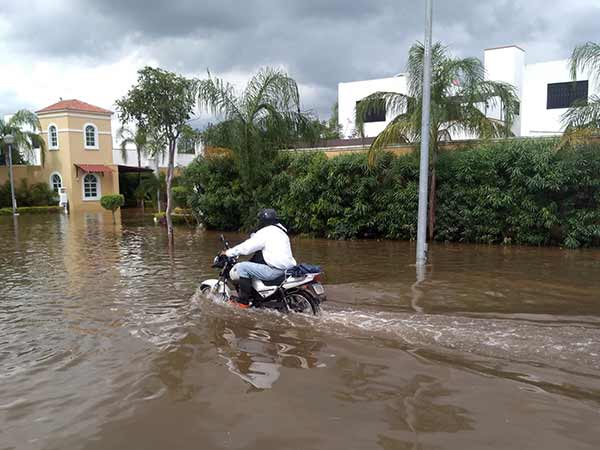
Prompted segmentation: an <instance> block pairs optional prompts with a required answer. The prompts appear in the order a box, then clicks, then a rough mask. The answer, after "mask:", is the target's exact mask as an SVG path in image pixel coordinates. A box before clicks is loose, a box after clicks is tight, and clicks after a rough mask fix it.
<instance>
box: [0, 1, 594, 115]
mask: <svg viewBox="0 0 600 450" xmlns="http://www.w3.org/2000/svg"><path fill="white" fill-rule="evenodd" d="M47 3H56V4H57V5H58V6H56V5H54V6H53V7H51V8H49V7H48V8H43V7H38V6H39V5H43V3H35V2H26V1H22V2H10V3H9V5H7V7H6V8H3V9H2V11H0V18H4V19H5V20H6V23H10V24H11V26H10V30H11V35H10V45H11V46H12V47H14V48H15V49H18V50H19V51H21V52H23V53H26V54H28V55H30V56H31V57H36V58H44V59H48V60H50V61H54V62H57V63H65V61H71V60H100V59H103V60H109V61H110V60H116V59H118V58H119V57H122V56H123V55H124V54H127V53H128V52H131V51H134V50H135V51H143V53H144V54H145V55H147V56H148V57H150V58H153V59H155V60H157V61H158V62H159V63H160V64H161V65H162V66H164V67H166V68H168V69H171V70H177V71H180V72H185V73H195V74H198V75H202V74H203V73H204V72H205V70H206V69H207V68H210V69H211V71H213V72H215V73H217V74H218V73H224V72H232V71H237V72H241V73H250V72H252V71H254V70H256V69H257V68H258V67H260V66H263V65H283V66H286V67H288V68H289V70H290V72H291V74H292V76H294V77H295V78H296V79H297V80H298V81H299V83H301V84H302V85H305V86H310V87H311V90H310V91H311V92H313V95H312V96H311V97H310V98H309V99H308V100H309V101H310V104H307V99H305V101H304V103H305V106H307V107H309V108H311V109H314V110H316V111H317V112H318V113H319V114H320V115H322V116H326V115H327V114H328V113H329V110H330V106H331V104H332V103H333V102H334V101H335V96H336V91H337V83H338V82H340V81H350V80H357V79H365V78H371V77H382V76H389V75H392V74H395V73H398V72H401V71H403V69H404V66H405V62H406V53H407V50H408V48H409V46H410V45H411V44H412V43H413V42H414V41H415V40H422V37H423V29H422V28H423V4H422V3H421V2H415V1H410V0H403V1H400V0H379V1H373V0H330V1H322V0H297V1H281V0H248V1H245V2H240V1H234V0H219V1H212V0H204V1H198V0H171V1H169V2H165V1H163V0H102V1H98V0H79V1H75V0H71V1H68V2H67V1H65V2H63V3H64V4H62V6H61V3H60V2H58V1H55V2H47ZM550 3H554V4H552V5H551V4H550ZM598 19H600V6H599V5H598V4H597V1H596V0H589V1H585V0H572V1H571V2H562V1H561V2H548V1H547V0H529V1H527V2H523V1H518V0H479V1H478V0H457V1H452V2H448V1H441V0H437V1H435V19H434V21H435V23H434V39H436V40H441V41H443V42H444V43H446V44H448V45H449V46H450V48H451V50H452V51H453V52H454V53H455V54H457V55H460V56H465V55H469V56H479V57H481V56H482V50H483V49H484V48H486V47H492V46H498V45H505V44H513V43H514V44H519V45H521V46H523V47H524V48H525V49H526V50H530V52H529V53H528V60H529V61H531V62H533V61H540V60H545V59H556V58H564V57H567V56H568V55H569V53H570V51H571V49H572V47H573V46H574V45H576V44H578V43H581V42H584V41H588V40H593V41H600V29H599V28H598V27H597V23H598ZM0 38H3V39H5V40H6V38H7V37H6V36H4V37H3V36H0Z"/></svg>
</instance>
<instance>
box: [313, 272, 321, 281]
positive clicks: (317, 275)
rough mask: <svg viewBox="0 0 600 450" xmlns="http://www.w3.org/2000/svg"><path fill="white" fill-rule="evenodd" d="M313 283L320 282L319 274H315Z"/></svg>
mask: <svg viewBox="0 0 600 450" xmlns="http://www.w3.org/2000/svg"><path fill="white" fill-rule="evenodd" d="M313 281H319V282H320V281H321V274H320V273H318V274H316V275H315V277H314V278H313Z"/></svg>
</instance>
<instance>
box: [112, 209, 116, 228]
mask: <svg viewBox="0 0 600 450" xmlns="http://www.w3.org/2000/svg"><path fill="white" fill-rule="evenodd" d="M111 212H112V215H113V225H116V224H117V219H115V210H114V209H111Z"/></svg>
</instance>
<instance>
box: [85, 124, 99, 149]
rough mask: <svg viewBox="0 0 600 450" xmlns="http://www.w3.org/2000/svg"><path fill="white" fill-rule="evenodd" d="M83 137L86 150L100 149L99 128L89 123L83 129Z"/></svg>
mask: <svg viewBox="0 0 600 450" xmlns="http://www.w3.org/2000/svg"><path fill="white" fill-rule="evenodd" d="M83 135H84V136H83V139H84V143H85V148H92V149H97V148H98V128H96V125H94V124H92V123H87V124H86V125H85V127H83Z"/></svg>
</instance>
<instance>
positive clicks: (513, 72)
mask: <svg viewBox="0 0 600 450" xmlns="http://www.w3.org/2000/svg"><path fill="white" fill-rule="evenodd" d="M483 64H484V67H485V72H486V79H488V80H491V81H503V82H505V83H509V84H511V85H513V86H514V87H515V90H516V93H517V96H518V97H519V99H522V95H523V78H524V73H525V51H524V50H523V49H521V48H520V47H517V46H515V45H511V46H507V47H498V48H491V49H486V50H485V51H484V54H483ZM486 115H487V116H488V117H492V118H495V119H498V120H503V114H502V106H501V105H500V102H499V101H498V103H497V104H496V105H495V106H494V107H490V108H488V110H487V111H486ZM521 125H522V121H521V113H520V112H519V115H518V116H516V117H515V118H514V123H513V127H512V131H513V133H514V134H515V136H520V135H521Z"/></svg>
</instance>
